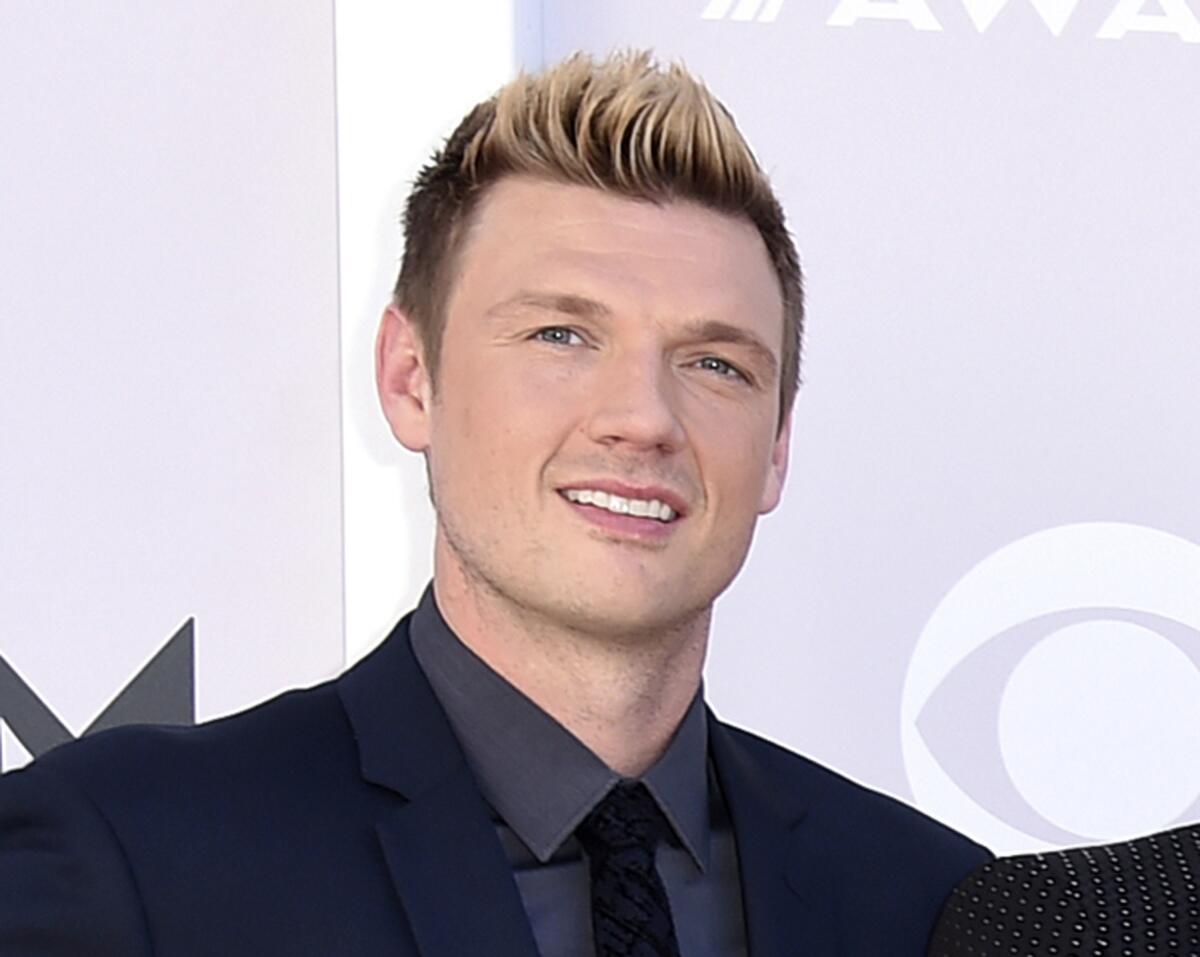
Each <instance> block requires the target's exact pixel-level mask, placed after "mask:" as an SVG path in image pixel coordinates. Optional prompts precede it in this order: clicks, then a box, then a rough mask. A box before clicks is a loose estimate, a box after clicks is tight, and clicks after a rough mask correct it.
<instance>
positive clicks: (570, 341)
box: [533, 326, 583, 346]
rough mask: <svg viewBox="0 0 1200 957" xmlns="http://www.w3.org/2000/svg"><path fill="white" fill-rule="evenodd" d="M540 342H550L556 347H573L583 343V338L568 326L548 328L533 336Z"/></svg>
mask: <svg viewBox="0 0 1200 957" xmlns="http://www.w3.org/2000/svg"><path fill="white" fill-rule="evenodd" d="M533 337H534V338H535V339H537V340H538V341H539V342H548V343H550V344H551V345H555V346H573V345H579V344H580V343H582V342H583V337H582V336H580V335H579V333H578V332H576V331H575V330H574V329H568V328H567V327H566V326H547V327H546V328H545V329H539V330H538V331H537V332H535V333H534V334H533Z"/></svg>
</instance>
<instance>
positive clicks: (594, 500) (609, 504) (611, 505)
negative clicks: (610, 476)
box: [563, 488, 675, 523]
mask: <svg viewBox="0 0 1200 957" xmlns="http://www.w3.org/2000/svg"><path fill="white" fill-rule="evenodd" d="M563 495H565V496H566V498H567V500H568V501H571V502H576V503H578V504H580V505H592V506H594V507H596V508H603V509H606V510H607V511H609V512H612V513H613V514H614V515H633V516H636V517H637V518H652V519H656V520H657V521H660V522H664V523H665V522H670V521H671V520H672V519H674V518H675V510H674V509H673V508H671V506H670V505H667V504H666V503H665V502H660V501H659V500H658V499H656V498H652V499H644V498H626V497H624V496H622V495H614V494H613V493H612V492H604V491H601V490H600V489H589V488H569V489H566V490H565V491H564V492H563Z"/></svg>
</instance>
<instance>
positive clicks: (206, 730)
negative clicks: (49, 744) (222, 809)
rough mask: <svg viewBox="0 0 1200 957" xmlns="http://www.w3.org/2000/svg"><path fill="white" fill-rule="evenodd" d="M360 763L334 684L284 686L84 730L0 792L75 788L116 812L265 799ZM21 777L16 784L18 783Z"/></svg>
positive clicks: (6, 781) (8, 779)
mask: <svg viewBox="0 0 1200 957" xmlns="http://www.w3.org/2000/svg"><path fill="white" fill-rule="evenodd" d="M355 763H356V755H355V748H354V741H353V735H352V733H351V732H350V729H349V726H348V723H347V721H346V718H345V714H344V712H343V710H342V708H341V706H340V703H339V701H338V698H337V694H336V691H335V690H334V683H333V682H326V683H324V684H321V685H317V686H315V687H313V688H308V689H304V690H300V691H290V692H286V693H284V694H281V695H279V696H278V697H276V698H273V699H271V700H269V701H267V702H265V703H263V704H260V705H258V706H256V707H253V708H250V709H249V710H247V711H243V712H240V713H238V714H235V715H231V716H229V717H225V718H220V719H217V720H214V721H209V722H205V723H203V724H199V725H195V726H189V727H184V726H178V727H177V726H164V725H131V726H125V727H120V728H114V729H112V730H108V731H102V732H98V733H95V734H91V735H88V736H86V737H84V738H81V739H79V740H78V741H72V742H70V743H68V744H65V745H62V746H61V747H58V748H55V749H54V750H52V751H50V752H48V753H46V754H44V755H42V756H40V757H38V758H37V759H36V760H35V761H34V762H33V763H32V764H31V765H30V766H29V767H28V768H26V769H24V770H21V771H16V772H12V773H10V774H8V775H6V776H5V777H4V778H3V779H0V793H3V792H4V791H6V790H8V791H15V790H16V789H17V788H18V787H19V788H21V789H22V790H26V789H29V788H40V789H41V790H43V791H46V792H49V791H54V792H57V793H58V794H64V793H67V792H73V793H75V794H77V795H79V796H80V797H82V798H86V800H87V802H88V803H90V804H91V805H93V806H95V807H96V808H97V809H98V810H100V811H101V812H102V813H104V814H105V815H106V816H109V815H110V814H111V815H112V816H113V817H114V818H121V817H128V816H134V815H140V816H142V817H143V819H144V820H145V819H147V818H149V819H152V818H153V817H154V816H155V815H154V813H153V811H152V809H155V808H167V807H174V808H178V807H181V806H183V807H195V806H196V805H197V802H198V800H199V799H202V798H204V797H206V796H208V795H212V794H214V793H223V794H226V795H233V794H235V793H236V792H238V791H239V790H245V789H247V788H253V789H255V790H256V791H258V792H259V793H261V794H263V796H264V797H266V795H267V794H269V793H270V792H271V791H272V790H276V789H278V788H282V787H289V786H294V784H295V782H296V780H297V778H298V776H303V777H305V778H307V779H313V780H319V779H320V778H321V777H323V776H329V775H341V774H344V773H345V771H346V770H352V769H353V767H354V766H355ZM18 782H20V784H18Z"/></svg>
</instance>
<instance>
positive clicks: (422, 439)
mask: <svg viewBox="0 0 1200 957" xmlns="http://www.w3.org/2000/svg"><path fill="white" fill-rule="evenodd" d="M375 385H376V387H377V388H378V390H379V404H380V405H381V406H382V407H383V414H384V416H385V417H386V418H387V420H388V424H389V425H391V427H392V435H394V436H395V437H396V439H397V441H399V442H400V444H401V445H403V446H404V447H405V448H406V449H409V450H410V451H412V452H424V451H425V450H426V449H427V448H428V447H429V434H430V429H429V415H430V411H431V408H432V404H433V384H432V380H431V379H430V376H429V369H428V367H427V365H426V362H425V350H424V348H423V346H422V343H421V337H420V333H418V332H417V329H416V327H414V325H413V323H412V320H411V319H409V317H408V315H407V314H406V313H404V312H403V311H402V310H401V309H399V308H398V307H397V306H395V305H391V306H388V307H387V308H386V309H385V310H384V311H383V318H382V319H380V321H379V335H378V337H377V338H376V340H375Z"/></svg>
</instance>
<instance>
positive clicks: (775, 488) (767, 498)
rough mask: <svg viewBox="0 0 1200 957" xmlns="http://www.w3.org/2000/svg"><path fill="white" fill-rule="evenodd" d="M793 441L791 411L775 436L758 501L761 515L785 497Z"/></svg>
mask: <svg viewBox="0 0 1200 957" xmlns="http://www.w3.org/2000/svg"><path fill="white" fill-rule="evenodd" d="M791 441H792V414H791V413H790V412H789V413H788V415H787V418H786V419H784V420H783V424H782V425H781V426H780V428H779V434H778V435H777V436H775V443H774V445H773V446H772V448H771V462H770V464H769V465H768V466H767V477H766V481H765V482H764V484H763V493H762V498H761V499H760V500H759V503H758V514H759V515H766V514H767V512H769V511H771V510H772V509H774V508H775V506H776V505H778V504H779V500H780V498H782V497H783V483H784V481H785V480H786V479H787V470H788V455H789V454H790V451H791Z"/></svg>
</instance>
